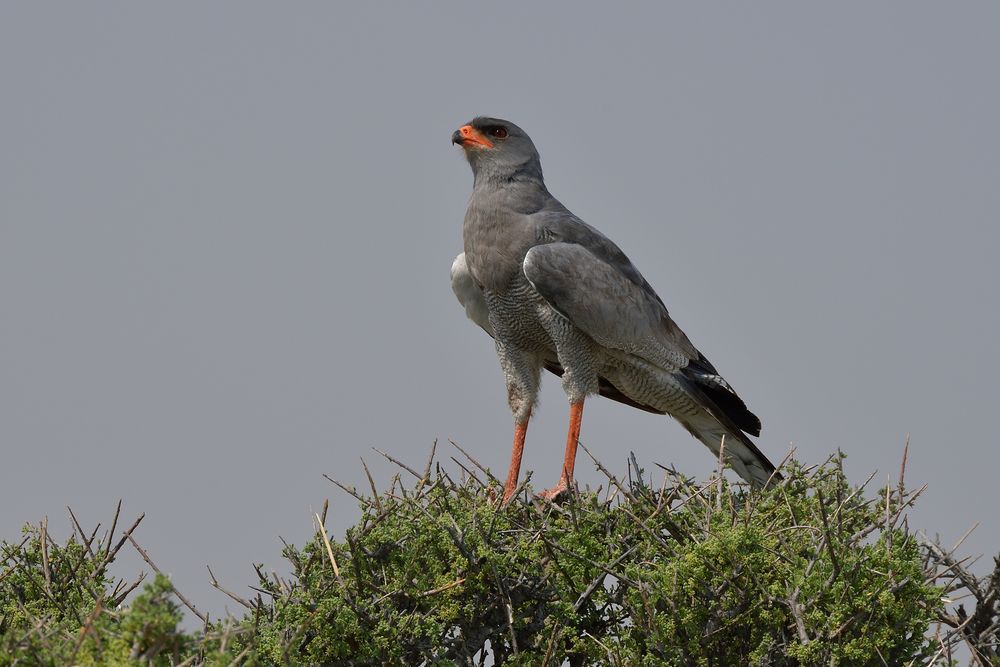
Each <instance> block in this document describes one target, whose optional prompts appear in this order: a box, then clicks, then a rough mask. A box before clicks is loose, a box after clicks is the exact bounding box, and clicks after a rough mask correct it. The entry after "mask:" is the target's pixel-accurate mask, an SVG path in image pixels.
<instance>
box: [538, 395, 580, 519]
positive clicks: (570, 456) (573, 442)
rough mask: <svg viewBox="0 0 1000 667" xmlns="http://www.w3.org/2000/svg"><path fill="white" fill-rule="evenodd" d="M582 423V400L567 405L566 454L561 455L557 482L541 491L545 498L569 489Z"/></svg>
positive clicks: (554, 496)
mask: <svg viewBox="0 0 1000 667" xmlns="http://www.w3.org/2000/svg"><path fill="white" fill-rule="evenodd" d="M582 424H583V401H579V402H577V403H571V404H570V406H569V432H568V433H567V434H566V455H565V456H564V457H563V467H562V475H560V477H559V483H558V484H556V485H555V486H554V487H552V488H551V489H547V490H546V491H543V492H542V494H541V496H542V497H543V498H545V499H546V500H555V498H556V497H557V496H559V494H561V493H562V492H563V491H567V490H569V486H570V484H572V483H573V468H574V467H576V448H577V446H578V445H579V444H580V427H581V425H582Z"/></svg>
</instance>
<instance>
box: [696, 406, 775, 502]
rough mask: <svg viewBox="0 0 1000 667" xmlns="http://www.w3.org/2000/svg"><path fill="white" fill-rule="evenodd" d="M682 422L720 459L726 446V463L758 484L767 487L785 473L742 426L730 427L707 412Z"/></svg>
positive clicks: (747, 479) (752, 482)
mask: <svg viewBox="0 0 1000 667" xmlns="http://www.w3.org/2000/svg"><path fill="white" fill-rule="evenodd" d="M678 421H680V423H681V425H682V426H684V428H686V429H687V430H688V432H689V433H690V434H691V435H693V436H694V437H695V438H697V439H698V440H700V441H701V442H702V443H704V444H705V446H706V447H708V448H709V450H711V452H712V453H713V454H715V456H716V458H718V456H719V452H720V451H721V450H722V448H723V446H724V447H725V457H726V463H728V464H729V465H730V466H732V468H733V470H735V471H736V474H738V475H739V476H740V477H742V478H743V479H745V480H746V481H747V482H749V483H750V484H752V485H753V486H754V487H756V488H763V487H764V486H766V485H767V484H768V482H770V483H772V484H773V483H774V482H777V481H780V480H781V473H779V472H777V471H776V470H775V467H774V464H773V463H771V461H770V460H769V459H768V458H767V457H766V456H764V453H763V452H761V451H760V449H758V448H757V445H755V444H754V443H753V441H751V440H750V438H748V437H747V435H746V434H745V433H743V432H742V431H740V430H739V429H730V428H726V427H725V426H723V425H722V424H721V423H720V422H719V420H717V419H715V417H713V416H712V415H710V414H707V413H706V414H702V415H698V416H696V417H688V416H685V417H684V418H683V419H679V420H678ZM723 438H725V440H723ZM723 442H725V445H723Z"/></svg>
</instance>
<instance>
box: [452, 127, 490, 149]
mask: <svg viewBox="0 0 1000 667" xmlns="http://www.w3.org/2000/svg"><path fill="white" fill-rule="evenodd" d="M451 143H453V144H458V145H459V146H461V147H462V148H493V143H492V142H491V141H490V140H489V139H487V138H486V135H484V134H483V133H482V132H480V131H479V130H477V129H476V128H474V127H472V126H471V125H463V126H462V127H460V128H458V129H457V130H455V133H454V134H452V135H451Z"/></svg>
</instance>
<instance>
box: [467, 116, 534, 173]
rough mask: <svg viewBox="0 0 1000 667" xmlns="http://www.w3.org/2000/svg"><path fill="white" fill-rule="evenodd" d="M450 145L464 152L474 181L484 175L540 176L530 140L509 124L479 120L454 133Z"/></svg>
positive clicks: (507, 122)
mask: <svg viewBox="0 0 1000 667" xmlns="http://www.w3.org/2000/svg"><path fill="white" fill-rule="evenodd" d="M451 142H452V143H453V144H458V145H459V146H461V147H462V149H463V150H464V151H465V157H466V159H467V160H468V161H469V164H470V165H471V166H472V172H473V173H474V174H475V175H476V176H477V177H478V176H479V175H480V174H481V173H484V172H485V173H488V174H490V175H492V176H497V177H501V178H502V177H510V176H512V175H514V174H518V173H525V174H528V175H535V174H536V173H537V177H538V178H539V179H540V178H541V176H542V168H541V163H540V160H539V157H538V151H537V150H536V149H535V144H533V143H532V142H531V137H529V136H528V135H527V133H526V132H525V131H524V130H522V129H521V128H519V127H518V126H517V125H514V123H512V122H510V121H509V120H501V119H499V118H488V117H486V116H479V117H477V118H473V119H472V120H471V121H470V122H469V123H468V124H466V125H463V126H462V127H460V128H458V129H457V130H455V132H454V134H452V135H451Z"/></svg>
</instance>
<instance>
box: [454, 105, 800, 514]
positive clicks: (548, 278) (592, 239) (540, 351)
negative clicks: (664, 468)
mask: <svg viewBox="0 0 1000 667" xmlns="http://www.w3.org/2000/svg"><path fill="white" fill-rule="evenodd" d="M451 140H452V143H453V144H457V145H458V146H460V147H461V148H462V150H463V152H464V154H465V157H466V159H467V160H468V163H469V165H470V166H471V168H472V173H473V187H472V195H471V197H470V199H469V206H468V209H467V211H466V213H465V220H464V223H463V229H462V236H463V245H464V252H462V253H461V254H459V255H458V257H456V258H455V260H454V262H453V264H452V267H451V285H452V289H453V291H454V292H455V295H456V296H457V297H458V300H459V302H460V304H461V305H462V306H463V307H464V309H465V313H466V315H467V317H468V318H469V319H471V320H472V321H473V322H474V323H475V324H477V325H479V327H480V328H482V329H483V330H485V331H486V332H487V333H488V334H489V335H490V336H492V337H493V339H494V343H495V347H496V352H497V357H498V359H499V362H500V368H501V370H502V372H503V376H504V381H505V383H506V389H507V402H508V404H509V407H510V410H511V412H512V414H513V417H514V439H513V445H512V449H511V458H510V464H509V467H508V472H507V479H506V481H505V484H504V492H503V499H502V503H503V504H504V505H506V504H507V503H509V502H510V500H511V497H512V496H513V494H514V492H515V490H516V489H517V480H518V477H519V474H520V468H521V457H522V454H523V451H524V444H525V439H526V436H527V429H528V421H529V419H530V417H531V413H532V410H533V409H534V407H535V405H536V403H537V400H538V392H539V386H540V382H541V371H542V369H545V370H547V371H550V372H552V373H553V374H555V375H558V376H560V377H561V379H562V388H563V391H564V392H565V394H566V397H567V399H568V401H569V427H568V430H567V436H566V447H565V453H564V456H563V465H562V470H561V473H560V476H559V481H558V482H557V483H556V485H555V486H553V487H551V488H549V489H547V490H545V491H543V492H542V493H541V494H539V495H540V496H541V497H542V498H544V499H548V500H555V499H557V498H558V497H560V496H561V495H563V494H564V493H566V492H568V491H569V490H570V489H571V487H572V485H573V483H574V482H573V472H574V467H575V463H576V452H577V447H578V444H579V439H580V430H581V425H582V421H583V405H584V402H585V400H586V399H587V397H588V396H593V395H600V396H604V397H606V398H609V399H612V400H614V401H618V402H620V403H624V404H626V405H629V406H632V407H634V408H637V409H640V410H644V411H647V412H652V413H656V414H665V415H670V416H671V417H673V418H674V419H676V420H677V421H678V422H680V424H681V425H682V426H683V427H684V428H685V429H687V431H688V432H690V433H691V435H693V436H694V437H695V438H697V439H698V440H700V441H701V442H702V443H704V444H705V445H706V446H707V447H708V448H709V450H711V451H712V453H713V454H715V456H716V457H720V456H721V457H723V458H724V459H725V461H726V462H727V463H728V464H729V465H730V466H731V467H732V469H733V470H734V471H735V472H736V473H737V474H739V475H740V477H742V478H743V479H744V480H746V481H747V482H749V483H750V484H751V485H752V486H753V487H764V486H766V485H767V484H768V483H769V481H770V480H772V479H780V474H779V473H778V472H776V470H775V466H774V465H773V464H772V463H771V462H770V461H769V460H768V458H767V457H766V456H765V455H764V454H763V453H762V452H761V451H760V449H758V447H757V446H756V445H755V444H754V442H753V441H752V440H751V439H750V437H749V436H750V435H753V436H759V435H760V429H761V423H760V419H758V418H757V416H756V415H755V414H753V413H752V412H751V411H750V410H749V409H748V408H747V406H746V404H745V403H744V401H743V399H741V398H740V397H739V395H738V394H737V393H736V391H735V390H734V389H733V388H732V386H731V385H730V384H729V383H728V382H727V381H726V380H725V379H724V378H723V377H722V375H720V374H719V372H718V371H717V370H716V368H715V366H713V365H712V363H711V362H710V361H709V360H708V359H707V358H706V357H705V355H704V354H702V353H701V352H700V351H699V350H698V349H697V348H696V347H695V346H694V345H693V344H692V343H691V341H690V340H689V339H688V337H687V335H685V333H684V332H683V331H682V330H681V329H680V327H678V326H677V324H676V323H675V322H674V321H673V319H672V318H671V317H670V314H669V313H668V311H667V307H666V306H665V305H664V303H663V300H662V299H661V298H660V297H659V296H658V295H657V293H656V292H655V291H654V290H653V288H652V286H651V285H650V284H649V283H648V282H647V281H646V279H645V278H643V276H642V274H641V273H640V272H639V270H638V269H637V268H636V267H635V265H633V264H632V262H631V261H630V260H629V258H628V257H627V256H626V255H625V253H624V252H623V251H622V250H621V249H620V248H619V247H618V246H617V245H615V244H614V243H613V242H612V241H611V240H610V239H609V238H608V237H606V236H605V235H604V234H602V233H601V232H600V231H598V230H597V229H596V228H594V227H592V226H590V225H588V224H587V223H586V222H584V221H583V220H581V219H580V218H578V217H577V216H575V215H574V214H573V213H571V212H570V210H569V209H567V208H566V207H565V206H563V204H562V203H560V202H559V200H558V199H556V198H555V197H554V196H553V195H552V194H551V193H549V191H548V189H547V188H546V186H545V179H544V177H543V175H542V166H541V158H540V157H539V153H538V150H537V149H536V148H535V144H534V143H533V142H532V140H531V138H530V137H529V136H528V134H527V133H526V132H525V131H524V130H522V129H521V128H520V127H518V126H517V125H515V124H514V123H512V122H510V121H507V120H503V119H499V118H491V117H485V116H479V117H476V118H474V119H473V120H471V121H470V122H468V123H466V124H465V125H462V126H461V127H460V128H459V129H458V130H456V131H455V132H454V133H453V134H452V137H451Z"/></svg>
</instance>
